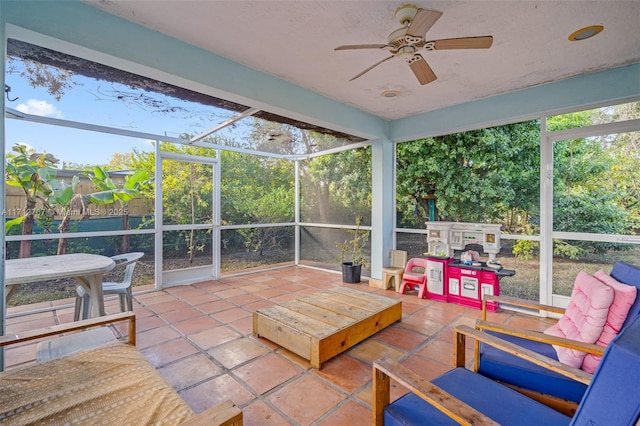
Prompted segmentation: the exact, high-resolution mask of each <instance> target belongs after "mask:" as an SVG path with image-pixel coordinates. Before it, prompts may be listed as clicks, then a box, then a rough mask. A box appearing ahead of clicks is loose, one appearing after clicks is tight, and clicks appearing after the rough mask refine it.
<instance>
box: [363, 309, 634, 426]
mask: <svg viewBox="0 0 640 426" xmlns="http://www.w3.org/2000/svg"><path fill="white" fill-rule="evenodd" d="M455 333H456V342H457V344H456V355H455V359H456V363H455V364H456V365H458V368H455V369H453V370H451V371H449V372H447V373H445V374H443V375H442V376H440V377H438V378H436V379H435V380H432V381H431V382H427V381H426V380H424V379H423V378H421V377H420V376H418V375H417V374H415V373H413V372H412V371H410V370H408V369H407V368H405V367H403V366H402V365H400V364H398V363H397V362H395V361H392V360H390V359H381V360H378V361H376V362H374V366H373V368H374V369H373V371H374V383H373V389H374V397H373V423H374V425H378V426H382V425H387V426H391V425H404V426H406V425H427V424H428V425H449V424H451V425H455V424H459V423H461V424H483V425H487V424H501V425H518V426H522V425H545V426H546V425H585V426H587V425H591V426H593V425H616V426H623V425H635V424H636V423H637V422H638V421H639V419H640V392H639V391H638V386H639V385H638V384H639V383H640V320H638V319H636V321H635V322H634V323H632V324H630V325H629V326H628V327H626V328H625V329H624V330H623V331H622V332H621V333H620V334H619V335H618V336H616V337H615V338H614V339H613V341H612V342H611V343H610V344H609V346H608V347H607V349H606V351H605V353H604V356H603V359H602V362H601V363H600V366H599V367H598V369H597V370H596V372H595V374H594V375H593V377H592V378H591V380H590V383H589V385H588V387H587V389H586V392H585V393H584V396H583V398H582V400H581V402H580V404H579V406H578V409H577V411H576V414H575V415H574V416H573V418H571V417H569V416H565V415H563V414H561V413H559V412H558V411H556V410H554V409H552V408H550V407H548V406H546V405H544V404H542V403H540V402H538V401H536V400H534V399H531V398H528V397H527V396H525V395H522V394H521V393H519V392H516V391H514V390H512V389H510V388H509V387H506V386H504V385H502V384H500V383H498V382H495V381H493V380H491V379H488V378H487V377H484V376H482V375H480V374H478V373H474V372H472V371H470V370H467V369H465V368H464V367H462V366H461V365H464V347H465V342H464V341H465V336H471V337H473V338H474V339H479V340H481V341H483V344H486V345H492V346H493V345H495V346H497V347H499V348H500V349H501V350H506V351H512V350H513V351H518V353H520V354H521V356H522V357H524V358H525V359H528V360H529V361H530V362H535V363H539V364H541V365H544V366H545V367H548V368H551V369H553V370H556V371H562V373H563V374H567V375H569V376H575V378H577V379H579V380H582V379H584V378H585V377H586V376H591V375H588V374H587V373H585V372H583V371H582V370H578V369H575V368H572V367H567V366H563V365H562V364H560V363H558V362H557V361H553V360H543V359H542V357H540V356H538V355H537V354H535V352H532V351H529V350H527V349H522V348H519V347H518V346H516V345H513V344H511V343H509V342H507V341H504V340H502V339H499V338H496V337H494V336H491V335H489V334H487V333H483V332H480V331H478V330H474V329H472V328H470V327H467V326H459V327H458V328H456V332H455ZM460 354H462V355H461V356H459V355H460ZM585 375H586V376H585ZM390 379H394V380H395V381H397V382H398V383H399V384H400V385H402V386H404V387H406V388H408V389H409V390H410V391H411V392H410V393H408V394H406V395H404V396H402V397H401V398H399V399H397V400H396V401H394V402H393V403H389V391H390ZM587 381H589V379H587Z"/></svg>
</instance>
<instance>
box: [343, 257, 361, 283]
mask: <svg viewBox="0 0 640 426" xmlns="http://www.w3.org/2000/svg"><path fill="white" fill-rule="evenodd" d="M361 273H362V265H354V264H353V263H352V262H342V282H344V283H350V284H354V283H359V282H360V274H361Z"/></svg>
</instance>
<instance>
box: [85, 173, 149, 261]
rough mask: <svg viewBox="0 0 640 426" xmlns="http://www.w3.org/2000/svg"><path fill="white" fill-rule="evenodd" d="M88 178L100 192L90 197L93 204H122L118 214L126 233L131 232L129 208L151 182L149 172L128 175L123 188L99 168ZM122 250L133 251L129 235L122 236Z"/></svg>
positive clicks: (124, 251) (125, 251) (122, 251)
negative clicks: (132, 201)
mask: <svg viewBox="0 0 640 426" xmlns="http://www.w3.org/2000/svg"><path fill="white" fill-rule="evenodd" d="M87 177H89V179H91V183H92V184H93V186H94V187H95V189H97V190H98V191H97V192H93V193H91V194H90V195H89V199H90V200H91V202H92V203H94V204H96V205H101V206H104V205H108V204H114V203H116V202H117V203H118V204H120V206H121V209H118V212H119V213H121V214H120V216H121V217H122V229H123V230H125V231H128V230H130V229H131V225H130V224H129V209H128V208H127V206H128V205H129V202H130V201H131V200H133V199H134V198H136V197H138V196H139V195H140V187H141V186H142V185H144V184H145V183H146V182H147V181H148V180H149V173H148V172H147V170H138V171H136V172H134V173H133V174H132V175H128V176H127V177H126V178H125V181H124V185H122V187H118V186H117V185H116V184H115V183H114V182H113V180H111V178H110V177H109V174H108V173H107V172H105V171H104V170H103V169H102V168H101V167H99V166H98V167H95V168H94V169H93V174H87ZM120 250H121V253H128V252H130V251H131V239H130V236H129V235H123V236H122V240H121V245H120Z"/></svg>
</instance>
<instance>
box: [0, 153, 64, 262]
mask: <svg viewBox="0 0 640 426" xmlns="http://www.w3.org/2000/svg"><path fill="white" fill-rule="evenodd" d="M57 162H58V160H57V159H56V158H55V157H54V156H53V155H51V154H40V153H34V152H30V151H29V150H28V149H27V147H26V146H25V145H20V144H16V145H14V146H13V148H12V153H11V154H9V155H8V156H7V164H6V178H5V181H6V184H7V185H9V186H15V187H18V188H21V189H22V191H23V192H24V195H25V198H26V202H25V208H24V211H22V212H21V213H23V214H21V215H19V216H18V217H16V218H15V219H12V220H9V221H7V222H6V224H5V229H6V230H8V229H9V228H11V227H12V226H14V225H20V224H21V225H22V235H31V234H32V233H33V226H34V223H35V220H36V217H37V216H42V217H45V218H46V217H51V216H52V215H51V213H50V210H51V206H50V204H49V202H48V197H49V196H50V195H51V193H52V189H51V185H50V182H51V181H52V180H53V179H54V178H55V176H56V172H57V171H56V168H55V165H56V164H57ZM38 201H40V203H41V207H38ZM30 256H31V241H29V240H23V241H21V242H20V251H19V254H18V257H20V258H24V257H30Z"/></svg>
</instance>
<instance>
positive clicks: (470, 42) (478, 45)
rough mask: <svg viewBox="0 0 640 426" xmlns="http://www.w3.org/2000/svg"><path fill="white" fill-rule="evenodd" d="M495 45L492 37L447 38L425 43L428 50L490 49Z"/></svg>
mask: <svg viewBox="0 0 640 426" xmlns="http://www.w3.org/2000/svg"><path fill="white" fill-rule="evenodd" d="M492 44H493V37H492V36H482V37H460V38H446V39H442V40H431V41H426V42H425V43H424V48H425V49H426V50H444V49H488V48H490V47H491V45H492Z"/></svg>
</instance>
